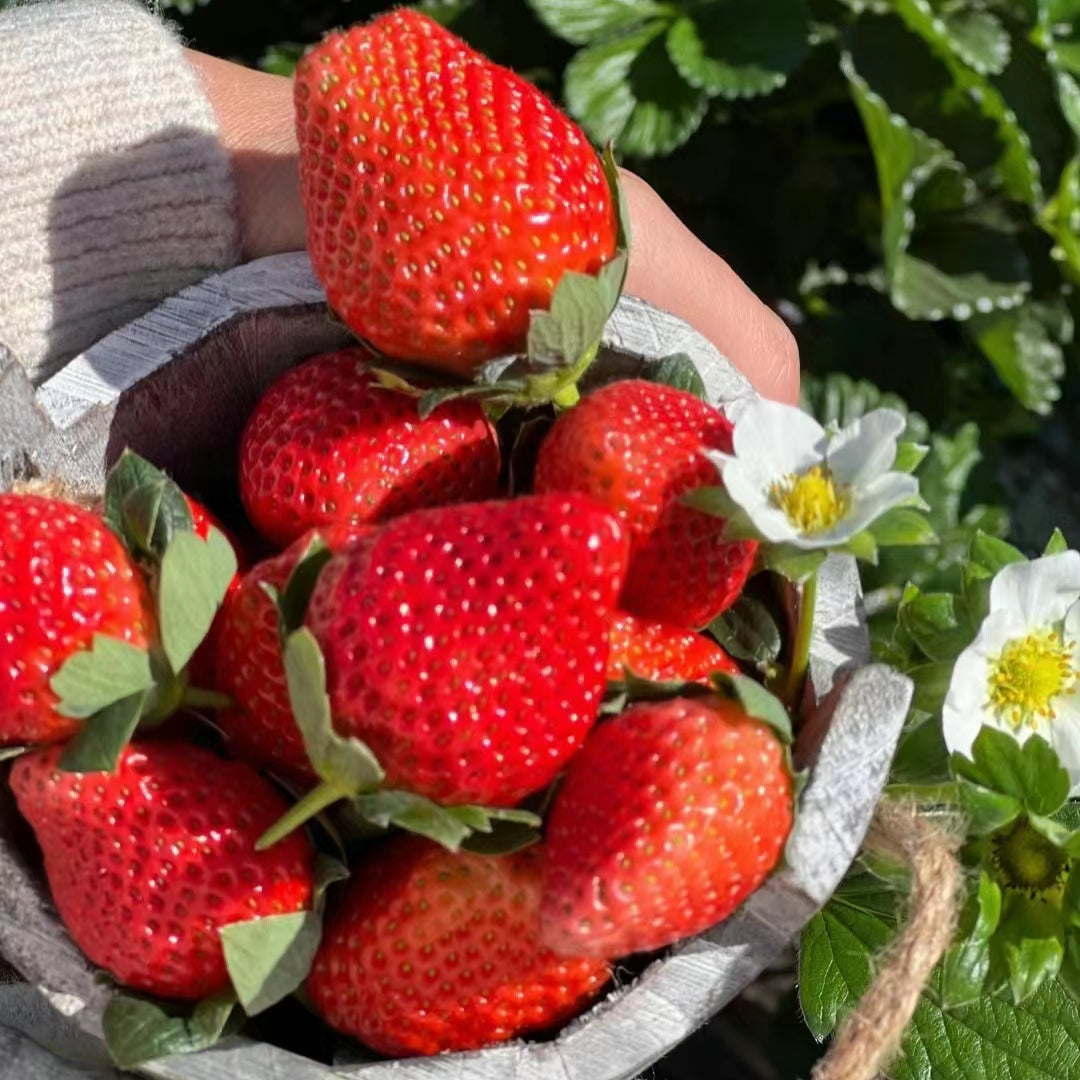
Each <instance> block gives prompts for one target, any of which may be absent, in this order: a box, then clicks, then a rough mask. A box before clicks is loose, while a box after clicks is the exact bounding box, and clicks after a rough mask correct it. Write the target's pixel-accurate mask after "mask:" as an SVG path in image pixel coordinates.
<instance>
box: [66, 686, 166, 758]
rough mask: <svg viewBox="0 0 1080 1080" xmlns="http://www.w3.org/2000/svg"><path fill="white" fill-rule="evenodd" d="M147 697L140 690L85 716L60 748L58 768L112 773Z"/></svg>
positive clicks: (132, 732)
mask: <svg viewBox="0 0 1080 1080" xmlns="http://www.w3.org/2000/svg"><path fill="white" fill-rule="evenodd" d="M148 696H149V694H148V692H147V691H145V690H142V691H140V692H139V693H137V694H132V695H131V696H130V697H126V698H124V699H123V700H121V701H116V702H113V703H112V704H111V705H108V706H107V707H106V708H104V709H102V710H101V711H100V712H99V713H96V714H95V715H94V716H91V717H89V718H88V719H87V721H86V722H85V723H84V724H83V726H82V728H81V729H80V730H79V732H78V734H77V735H76V736H75V737H74V738H73V739H72V740H71V742H69V743H68V744H67V746H66V747H64V753H63V754H62V756H61V758H60V768H61V769H63V770H64V771H65V772H77V773H87V772H109V773H111V772H113V771H114V770H115V769H116V763H117V761H118V760H119V759H120V754H121V753H122V752H123V749H124V747H125V746H127V744H128V742H130V740H131V736H132V735H134V734H135V729H136V728H137V727H138V726H139V717H140V716H141V715H142V712H143V707H144V706H145V705H146V701H147V698H148Z"/></svg>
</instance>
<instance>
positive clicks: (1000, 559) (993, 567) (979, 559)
mask: <svg viewBox="0 0 1080 1080" xmlns="http://www.w3.org/2000/svg"><path fill="white" fill-rule="evenodd" d="M970 561H971V562H973V563H975V564H977V565H978V566H979V567H980V568H981V569H982V570H985V571H986V572H987V574H989V575H990V576H991V577H992V576H993V575H994V574H996V573H997V572H998V571H999V570H1001V569H1002V568H1003V567H1006V566H1009V565H1010V564H1011V563H1016V562H1024V561H1025V559H1024V553H1023V552H1022V551H1020V550H1019V549H1018V548H1015V547H1013V546H1012V544H1008V543H1006V542H1005V541H1004V540H999V539H998V538H997V537H996V536H988V535H987V534H986V533H984V532H977V533H976V534H975V536H974V538H973V539H972V541H971V554H970Z"/></svg>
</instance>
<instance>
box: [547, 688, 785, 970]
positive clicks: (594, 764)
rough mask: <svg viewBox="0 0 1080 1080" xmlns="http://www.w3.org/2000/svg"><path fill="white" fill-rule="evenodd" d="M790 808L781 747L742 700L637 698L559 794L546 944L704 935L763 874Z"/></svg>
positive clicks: (578, 949)
mask: <svg viewBox="0 0 1080 1080" xmlns="http://www.w3.org/2000/svg"><path fill="white" fill-rule="evenodd" d="M791 814H792V783H791V776H790V774H789V772H788V767H787V763H786V760H785V753H784V748H783V746H782V745H781V743H780V741H779V740H778V738H777V737H776V735H775V734H774V733H773V732H772V731H771V730H770V729H769V728H768V727H767V726H766V725H765V724H763V723H761V722H760V721H758V720H754V719H751V718H750V717H748V716H747V715H746V714H745V713H744V712H743V711H742V710H741V709H740V708H739V706H737V705H736V704H734V703H733V702H730V701H721V700H719V699H716V698H708V697H706V698H694V699H683V698H676V699H674V700H671V701H665V702H661V703H659V704H647V705H636V706H634V707H633V708H631V709H629V710H627V711H626V712H625V713H623V714H622V715H621V716H619V717H618V718H616V719H614V720H612V721H611V722H609V723H606V724H602V725H601V726H600V727H598V728H597V729H596V731H595V732H594V734H593V735H592V736H591V738H590V739H589V741H588V742H587V743H586V744H585V747H584V749H583V750H582V751H581V753H580V754H578V755H577V757H575V758H574V760H573V761H572V762H571V763H570V768H569V770H568V771H567V774H566V779H565V780H564V781H563V783H562V784H561V786H560V787H559V790H558V793H557V794H556V796H555V801H554V804H553V805H552V808H551V813H550V816H549V818H548V825H547V838H546V847H547V857H546V861H545V864H544V901H543V918H544V940H545V941H546V942H547V943H548V944H549V945H550V946H551V947H552V948H553V949H555V950H556V951H558V952H563V953H566V955H568V956H579V955H588V956H623V955H625V954H627V953H635V952H643V951H647V950H650V949H658V948H660V947H662V946H664V945H669V944H670V943H671V942H673V941H677V940H678V939H679V938H683V937H687V936H688V935H690V934H697V933H700V932H701V931H702V930H705V929H707V928H708V927H710V926H712V925H713V924H714V923H717V922H719V921H720V920H721V919H723V918H725V917H726V916H727V915H728V914H730V913H731V912H732V911H734V910H735V908H736V907H738V905H739V904H740V903H742V901H743V900H744V899H745V898H746V897H747V896H749V895H750V893H752V892H753V891H754V890H755V889H756V888H757V887H758V886H759V885H760V884H761V883H762V881H764V880H765V877H766V876H767V875H768V873H769V871H770V870H771V869H772V868H773V866H775V865H776V862H777V860H778V859H779V858H780V854H781V852H782V851H783V847H784V841H785V840H786V838H787V835H788V832H789V830H790V828H791Z"/></svg>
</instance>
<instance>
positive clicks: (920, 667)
mask: <svg viewBox="0 0 1080 1080" xmlns="http://www.w3.org/2000/svg"><path fill="white" fill-rule="evenodd" d="M952 670H953V665H952V661H951V660H947V661H936V662H934V663H930V664H917V665H916V666H915V667H913V668H910V669H909V670H908V671H907V672H906V673H905V674H906V675H907V676H908V678H909V679H911V681H912V682H913V683H914V684H915V695H914V698H913V699H912V705H913V706H914V708H916V709H918V710H919V711H920V712H924V713H932V714H933V715H935V716H936V715H937V714H938V713H940V712H941V706H942V705H943V704H944V703H945V695H946V694H947V693H948V692H949V682H950V680H951V679H952Z"/></svg>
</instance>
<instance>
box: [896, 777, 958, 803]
mask: <svg viewBox="0 0 1080 1080" xmlns="http://www.w3.org/2000/svg"><path fill="white" fill-rule="evenodd" d="M885 794H886V795H887V796H888V797H889V798H890V799H911V800H913V801H914V802H917V803H919V805H920V806H941V805H942V804H948V805H955V804H956V803H959V802H960V786H959V785H958V784H955V783H952V782H946V783H943V784H889V785H888V787H886V788H885Z"/></svg>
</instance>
